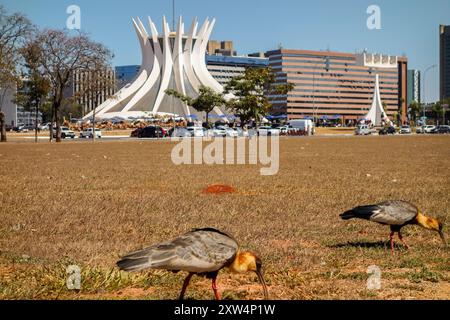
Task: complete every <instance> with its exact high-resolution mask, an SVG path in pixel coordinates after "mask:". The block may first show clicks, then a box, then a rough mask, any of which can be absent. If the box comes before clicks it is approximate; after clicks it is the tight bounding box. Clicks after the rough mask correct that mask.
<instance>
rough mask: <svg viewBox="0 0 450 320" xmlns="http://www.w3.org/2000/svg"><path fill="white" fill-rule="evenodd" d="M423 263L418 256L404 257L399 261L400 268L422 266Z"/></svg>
mask: <svg viewBox="0 0 450 320" xmlns="http://www.w3.org/2000/svg"><path fill="white" fill-rule="evenodd" d="M424 266H425V265H424V263H423V261H422V260H421V259H420V258H418V257H413V258H404V259H403V260H402V261H401V262H400V268H423V267H424Z"/></svg>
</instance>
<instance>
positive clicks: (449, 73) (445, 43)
mask: <svg viewBox="0 0 450 320" xmlns="http://www.w3.org/2000/svg"><path fill="white" fill-rule="evenodd" d="M439 37H440V98H441V101H442V100H445V99H449V98H450V26H443V25H441V26H439Z"/></svg>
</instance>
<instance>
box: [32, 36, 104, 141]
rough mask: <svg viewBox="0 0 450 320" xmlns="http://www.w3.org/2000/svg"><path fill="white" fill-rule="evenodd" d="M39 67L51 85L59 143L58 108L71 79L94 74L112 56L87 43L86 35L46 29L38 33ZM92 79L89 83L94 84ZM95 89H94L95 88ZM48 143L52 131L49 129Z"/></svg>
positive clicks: (101, 48) (53, 116) (88, 41)
mask: <svg viewBox="0 0 450 320" xmlns="http://www.w3.org/2000/svg"><path fill="white" fill-rule="evenodd" d="M37 43H39V45H40V50H41V53H42V54H41V57H42V61H41V64H42V67H43V69H44V71H45V75H46V76H47V77H48V79H49V80H50V82H51V85H52V89H51V93H50V96H51V102H52V122H56V142H61V120H62V119H61V112H60V111H61V106H62V104H63V102H64V101H65V100H66V99H67V95H65V91H66V90H67V89H69V86H70V84H71V83H72V81H73V76H74V75H75V74H77V73H80V72H89V71H90V70H91V69H92V70H94V72H93V73H95V72H96V70H98V69H97V67H98V66H99V65H108V64H109V62H110V60H111V58H112V54H111V52H110V51H109V50H108V49H107V48H106V47H104V46H103V45H102V44H99V43H96V42H93V41H91V40H90V39H89V38H88V37H87V36H86V35H84V34H78V35H76V36H70V35H69V34H68V32H67V31H59V30H46V31H44V32H42V33H40V34H39V36H38V37H37ZM95 79H97V78H96V77H94V79H93V80H92V81H93V82H92V83H94V82H95ZM95 86H96V88H95V89H96V90H98V89H99V87H97V85H95ZM50 128H51V129H50V140H52V138H53V128H52V126H51V127H50Z"/></svg>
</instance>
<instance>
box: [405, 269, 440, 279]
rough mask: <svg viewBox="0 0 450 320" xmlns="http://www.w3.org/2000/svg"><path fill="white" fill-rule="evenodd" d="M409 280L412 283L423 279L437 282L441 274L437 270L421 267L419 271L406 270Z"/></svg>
mask: <svg viewBox="0 0 450 320" xmlns="http://www.w3.org/2000/svg"><path fill="white" fill-rule="evenodd" d="M406 276H407V277H408V279H409V281H411V282H413V283H421V282H423V281H427V282H434V283H437V282H439V281H440V280H441V279H442V275H441V274H440V273H438V272H434V271H431V270H429V269H428V268H427V267H425V266H424V267H422V269H421V270H420V271H416V272H408V273H407V274H406Z"/></svg>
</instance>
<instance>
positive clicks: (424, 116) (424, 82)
mask: <svg viewBox="0 0 450 320" xmlns="http://www.w3.org/2000/svg"><path fill="white" fill-rule="evenodd" d="M436 67H437V65H435V64H433V65H432V66H429V67H428V68H427V69H426V70H425V71H424V73H423V102H424V103H423V121H424V122H425V119H426V117H427V114H426V110H425V107H426V96H425V94H426V91H425V88H426V79H427V72H428V71H430V70H431V69H433V68H436ZM425 124H426V123H423V125H425Z"/></svg>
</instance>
